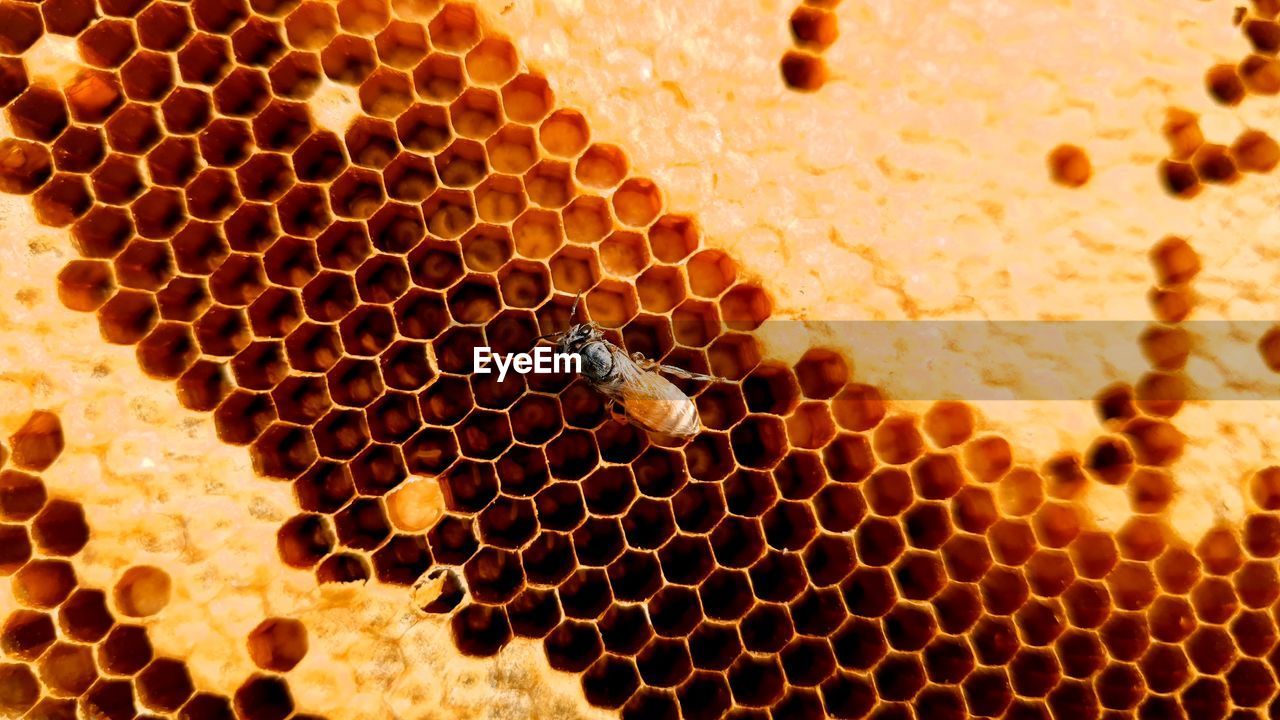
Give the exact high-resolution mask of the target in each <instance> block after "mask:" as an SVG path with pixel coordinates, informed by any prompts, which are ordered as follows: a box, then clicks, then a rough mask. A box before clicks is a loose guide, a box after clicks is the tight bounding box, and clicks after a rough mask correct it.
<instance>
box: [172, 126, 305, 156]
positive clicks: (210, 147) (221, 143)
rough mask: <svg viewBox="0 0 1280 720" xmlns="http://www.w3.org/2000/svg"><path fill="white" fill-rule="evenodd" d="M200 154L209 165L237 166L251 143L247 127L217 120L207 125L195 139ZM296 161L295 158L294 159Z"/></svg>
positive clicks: (246, 154) (246, 153)
mask: <svg viewBox="0 0 1280 720" xmlns="http://www.w3.org/2000/svg"><path fill="white" fill-rule="evenodd" d="M197 141H198V142H199V145H200V154H201V155H202V156H204V159H205V161H206V162H208V163H209V164H210V165H215V166H220V167H231V166H234V165H239V164H240V163H241V162H242V161H243V160H244V159H245V158H246V157H248V155H249V147H250V144H251V143H252V142H253V139H252V136H251V134H250V130H249V125H248V124H247V123H245V122H243V121H241V120H233V119H230V118H219V119H217V120H214V121H213V122H211V123H209V125H208V127H206V128H205V129H204V131H202V132H201V133H200V135H199V137H198V138H197ZM295 161H297V158H295Z"/></svg>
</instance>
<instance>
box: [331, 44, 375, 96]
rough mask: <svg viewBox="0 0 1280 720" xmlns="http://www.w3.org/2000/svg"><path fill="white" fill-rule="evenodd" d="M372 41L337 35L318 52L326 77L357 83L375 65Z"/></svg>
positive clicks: (362, 79)
mask: <svg viewBox="0 0 1280 720" xmlns="http://www.w3.org/2000/svg"><path fill="white" fill-rule="evenodd" d="M377 62H378V61H377V59H376V58H375V56H374V52H373V43H371V42H369V41H368V40H366V39H364V38H359V37H356V36H354V35H345V34H344V35H338V36H337V37H335V38H333V40H331V41H329V44H328V45H327V46H326V47H325V48H324V50H322V51H321V52H320V67H321V69H322V70H323V71H324V74H325V76H326V77H328V78H329V79H330V80H332V81H334V82H336V83H340V84H343V85H359V84H360V83H362V82H364V81H365V79H366V78H368V77H369V74H370V73H372V72H373V71H374V69H375V68H376V67H377Z"/></svg>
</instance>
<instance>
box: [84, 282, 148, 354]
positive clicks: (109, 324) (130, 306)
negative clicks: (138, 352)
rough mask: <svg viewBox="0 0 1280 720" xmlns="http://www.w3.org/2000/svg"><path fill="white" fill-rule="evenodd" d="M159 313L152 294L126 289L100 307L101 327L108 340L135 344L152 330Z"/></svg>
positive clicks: (121, 343)
mask: <svg viewBox="0 0 1280 720" xmlns="http://www.w3.org/2000/svg"><path fill="white" fill-rule="evenodd" d="M158 314H159V313H158V310H157V308H156V303H155V300H154V299H153V298H152V296H151V295H149V294H147V293H142V292H137V291H132V290H125V291H121V292H118V293H116V295H115V297H113V298H111V299H110V300H108V301H107V303H106V304H105V305H103V306H102V307H101V308H99V309H98V329H99V331H100V332H101V333H102V337H103V339H104V340H106V341H107V342H110V343H115V344H117V345H133V344H135V343H137V342H138V341H140V340H142V338H144V337H146V335H147V333H148V332H150V331H151V328H152V327H153V326H154V325H155V323H156V316H157V315H158Z"/></svg>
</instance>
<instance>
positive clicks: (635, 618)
mask: <svg viewBox="0 0 1280 720" xmlns="http://www.w3.org/2000/svg"><path fill="white" fill-rule="evenodd" d="M596 626H598V628H599V629H600V635H602V638H603V639H604V647H605V648H607V650H608V651H609V652H612V653H616V655H635V653H636V652H640V648H643V647H644V646H645V644H646V643H648V642H649V639H650V638H653V626H652V625H650V624H649V616H648V614H646V612H645V607H644V606H643V605H613V606H611V607H609V610H608V611H605V612H604V615H603V616H602V618H600V619H599V621H596Z"/></svg>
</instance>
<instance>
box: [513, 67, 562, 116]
mask: <svg viewBox="0 0 1280 720" xmlns="http://www.w3.org/2000/svg"><path fill="white" fill-rule="evenodd" d="M554 103H555V98H554V96H553V95H552V93H551V88H550V87H549V86H548V84H547V81H546V79H545V78H543V77H541V76H540V75H534V74H530V73H525V74H522V75H518V76H516V77H515V78H514V79H512V80H511V81H510V82H508V83H507V84H506V85H505V86H503V88H502V106H503V109H504V110H505V111H506V114H507V116H508V117H510V118H511V119H512V120H515V121H516V122H519V123H525V124H530V125H531V124H534V123H537V122H539V121H540V120H542V118H544V117H546V115H547V113H548V112H549V111H550V109H551V107H552V105H553V104H554Z"/></svg>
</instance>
